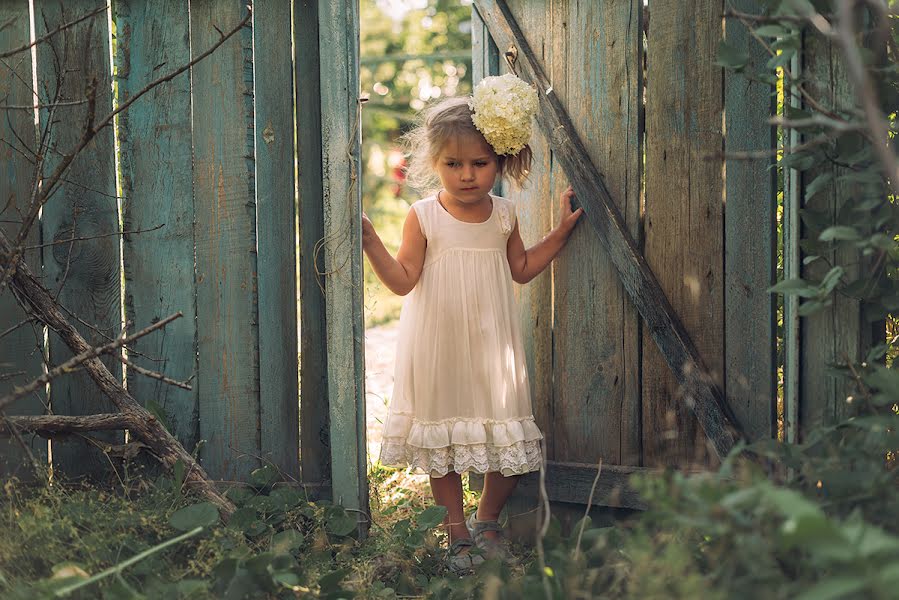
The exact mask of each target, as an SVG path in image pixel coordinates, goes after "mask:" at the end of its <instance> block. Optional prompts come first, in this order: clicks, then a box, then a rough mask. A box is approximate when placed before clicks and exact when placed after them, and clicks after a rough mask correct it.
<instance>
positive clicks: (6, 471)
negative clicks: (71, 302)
mask: <svg viewBox="0 0 899 600" xmlns="http://www.w3.org/2000/svg"><path fill="white" fill-rule="evenodd" d="M0 23H9V25H8V26H7V27H6V28H5V29H2V30H0V49H2V50H7V49H12V48H18V47H20V46H23V45H25V44H27V43H28V38H29V27H28V2H27V0H17V1H12V2H3V3H0ZM32 104H33V101H32V91H31V52H23V53H21V54H17V55H15V56H12V57H10V58H8V59H5V60H4V61H3V63H2V64H0V105H3V106H23V107H26V106H31V105H32ZM0 140H2V141H0V230H2V231H3V232H5V233H6V234H7V235H8V236H9V237H10V238H13V237H14V236H16V235H18V233H19V228H20V225H19V223H18V222H20V221H21V218H22V214H23V213H25V212H27V210H28V206H29V203H30V199H31V188H32V183H33V181H34V173H33V170H32V167H31V165H30V163H29V161H28V159H27V158H26V156H23V154H21V152H25V153H26V155H27V153H28V151H29V150H34V148H35V147H36V144H37V138H36V136H35V129H34V112H33V111H32V110H19V109H13V108H0ZM19 140H21V141H19ZM22 142H24V143H25V144H27V147H23V146H22ZM40 234H41V231H40V224H39V223H35V224H34V226H33V227H32V228H31V231H30V232H29V234H28V237H27V238H26V239H25V243H26V244H27V245H29V246H34V245H38V244H39V243H40V239H41V235H40ZM24 258H25V261H26V262H27V263H28V265H29V266H30V267H31V269H32V270H34V271H40V267H41V255H40V251H39V250H30V251H26V252H25V257H24ZM25 318H26V316H25V312H24V311H23V310H22V309H21V308H20V307H19V305H18V303H17V302H16V300H15V298H14V297H13V295H12V292H11V291H10V289H9V288H8V287H6V286H4V287H3V289H0V333H2V332H5V331H7V330H8V329H9V328H11V327H14V326H15V325H17V324H19V323H21V322H22V321H23V320H24V319H25ZM42 352H43V331H42V327H41V326H40V325H37V324H27V325H24V326H23V327H20V328H19V329H17V330H16V331H14V332H12V333H9V334H6V335H4V336H3V337H2V338H0V373H5V374H12V373H17V374H16V375H14V376H12V377H11V378H9V379H4V380H3V381H0V396H3V395H6V394H7V393H9V392H11V391H12V389H13V387H15V386H17V385H23V384H25V383H28V382H29V381H31V380H33V379H35V378H36V377H39V376H40V375H41V353H42ZM46 401H47V399H46V397H44V394H43V393H41V394H38V395H35V396H33V397H28V398H22V399H20V400H19V401H17V402H15V403H13V404H12V405H10V406H9V407H8V408H7V409H6V411H5V412H6V414H7V415H10V416H12V415H41V414H43V413H44V412H45V408H44V403H45V402H46ZM25 441H26V442H27V443H28V447H29V450H30V451H31V453H32V454H33V455H34V456H35V458H36V459H37V460H38V461H39V462H42V463H46V462H47V440H45V439H42V438H39V437H33V436H25ZM26 457H27V455H26V454H25V452H24V451H23V450H21V448H20V447H19V444H18V443H17V442H16V441H15V440H13V439H4V440H0V478H3V479H6V478H9V477H12V476H14V475H15V476H17V477H20V478H23V479H31V478H32V477H33V472H32V471H31V469H30V467H29V466H28V465H27V463H26V462H25V460H26Z"/></svg>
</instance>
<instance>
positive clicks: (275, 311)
mask: <svg viewBox="0 0 899 600" xmlns="http://www.w3.org/2000/svg"><path fill="white" fill-rule="evenodd" d="M290 19H291V16H290V3H289V2H259V3H256V5H255V10H254V14H253V30H254V32H255V39H254V41H253V43H254V48H255V69H256V72H257V73H259V75H260V76H259V77H257V78H256V94H255V98H256V105H255V115H256V127H255V130H256V202H257V206H256V214H257V231H258V233H257V235H258V238H259V242H258V245H259V258H258V269H259V274H258V277H259V404H260V421H261V427H262V431H261V443H262V455H263V457H265V459H267V460H271V461H272V462H273V463H274V464H275V465H276V466H277V467H278V468H279V469H281V470H282V471H284V472H285V473H287V474H289V475H290V476H292V477H298V476H299V470H300V463H299V461H300V447H299V443H300V440H299V432H300V423H299V419H300V416H299V410H300V398H299V382H298V380H297V379H298V367H297V356H298V351H299V347H298V345H297V284H296V271H297V265H296V243H297V242H296V235H297V231H296V193H295V189H294V145H293V136H294V123H293V57H292V51H291V44H290V40H291V20H290Z"/></svg>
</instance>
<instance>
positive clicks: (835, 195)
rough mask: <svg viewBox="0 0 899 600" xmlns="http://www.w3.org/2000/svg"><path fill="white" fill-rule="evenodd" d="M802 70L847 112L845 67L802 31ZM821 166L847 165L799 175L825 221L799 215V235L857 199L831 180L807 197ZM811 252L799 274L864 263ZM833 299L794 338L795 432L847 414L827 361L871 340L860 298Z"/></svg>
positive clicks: (809, 203)
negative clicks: (796, 341) (813, 258)
mask: <svg viewBox="0 0 899 600" xmlns="http://www.w3.org/2000/svg"><path fill="white" fill-rule="evenodd" d="M803 74H804V75H806V76H808V77H809V81H808V84H807V85H806V88H807V89H808V91H809V93H810V94H811V95H812V97H814V98H815V99H816V100H817V101H818V102H819V103H821V104H822V105H824V106H826V107H829V108H832V109H836V110H837V111H846V110H848V109H850V108H852V107H853V106H854V100H853V97H854V96H853V91H852V88H851V87H850V83H849V78H848V76H847V74H846V66H845V64H844V61H843V58H842V55H841V53H840V50H839V48H838V47H837V46H834V45H832V44H831V43H829V42H828V41H827V40H826V39H824V38H823V37H822V36H819V35H812V34H811V33H808V32H807V33H806V34H805V35H804V39H803ZM825 171H830V172H832V173H833V176H834V180H835V179H836V178H837V177H839V176H840V175H843V174H845V173H846V172H847V171H846V169H843V168H840V167H837V166H836V165H833V164H831V165H827V166H820V167H816V168H814V169H811V170H806V171H803V172H802V173H801V176H800V202H801V205H802V208H803V211H804V212H814V213H816V214H817V215H820V217H821V218H822V219H823V221H824V223H821V224H820V225H819V224H816V223H815V222H813V220H812V219H810V218H808V215H804V216H803V223H802V233H801V237H802V239H804V240H805V239H809V240H813V241H815V240H817V239H818V235H819V234H820V233H821V231H822V230H823V229H825V228H826V227H828V226H830V225H837V224H842V223H840V219H839V215H840V212H841V210H843V205H844V199H845V198H847V197H851V196H852V195H853V191H850V186H852V187H853V188H854V193H855V194H856V197H855V198H854V199H853V202H857V201H858V194H859V192H861V186H858V185H857V184H847V183H835V182H834V181H831V183H830V184H828V185H826V186H824V188H823V189H822V190H821V191H819V192H817V193H816V194H815V195H814V196H812V197H810V198H809V197H808V196H807V194H806V192H805V188H806V186H807V185H808V184H809V183H811V182H812V181H813V180H814V179H815V177H817V176H818V175H820V174H821V173H823V172H825ZM818 244H819V245H818V247H817V248H816V249H815V251H814V252H807V251H803V252H802V257H803V258H804V256H805V255H806V254H809V253H813V254H818V255H820V256H823V257H824V258H825V259H826V260H827V262H829V263H830V264H826V263H825V261H821V260H818V261H815V262H813V263H811V264H810V265H807V266H804V267H802V277H803V278H804V279H809V280H814V281H820V280H821V279H822V278H823V277H824V275H825V274H826V273H827V272H828V271H829V270H830V266H831V265H842V266H844V268H845V269H846V273H845V275H844V276H843V278H844V280H845V281H855V280H856V279H857V278H858V277H859V276H860V274H861V273H864V272H865V266H866V265H868V264H869V263H868V262H867V260H866V259H863V257H862V256H861V253H859V252H858V251H857V250H856V249H855V248H853V247H852V244H845V245H844V247H839V248H835V247H834V245H832V244H825V243H818ZM832 298H833V304H832V305H831V306H829V307H827V308H825V309H823V310H821V311H819V312H817V313H816V314H814V315H810V316H807V317H802V318H801V323H800V338H799V373H800V374H799V382H800V384H799V394H798V396H799V397H798V400H799V410H798V417H799V437H800V439H802V438H803V434H804V433H805V432H807V431H809V430H810V429H812V428H814V427H816V426H818V425H821V424H827V423H833V422H835V421H837V420H840V419H843V418H845V417H847V416H848V409H849V406H848V405H847V403H846V397H847V396H849V395H850V394H852V393H853V392H854V390H855V386H854V385H853V384H852V383H851V382H850V381H849V380H848V379H844V378H843V377H840V376H835V375H834V374H832V373H831V372H829V370H828V365H830V364H834V363H842V364H845V362H846V361H847V360H850V361H853V362H857V361H861V360H864V354H862V349H863V348H866V347H868V346H869V345H870V342H871V334H872V328H871V326H870V325H868V324H865V322H864V319H863V316H862V311H861V307H860V305H859V301H858V300H856V299H853V298H848V297H846V296H844V295H842V294H839V293H834V294H833V296H832Z"/></svg>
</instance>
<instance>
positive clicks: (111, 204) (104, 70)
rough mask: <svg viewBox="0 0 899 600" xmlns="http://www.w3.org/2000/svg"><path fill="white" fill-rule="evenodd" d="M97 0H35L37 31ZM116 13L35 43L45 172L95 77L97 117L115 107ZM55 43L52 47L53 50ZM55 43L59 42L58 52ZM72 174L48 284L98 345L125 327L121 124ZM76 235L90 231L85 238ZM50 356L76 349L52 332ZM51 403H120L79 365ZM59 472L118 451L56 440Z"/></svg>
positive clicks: (93, 470)
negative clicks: (112, 33)
mask: <svg viewBox="0 0 899 600" xmlns="http://www.w3.org/2000/svg"><path fill="white" fill-rule="evenodd" d="M96 7H97V3H96V2H95V1H93V0H66V1H65V2H63V1H61V0H39V1H37V2H35V3H34V8H35V24H36V33H37V35H38V36H42V35H45V34H46V33H47V32H48V31H50V30H53V29H55V28H56V27H58V26H59V25H61V24H63V23H66V22H69V21H71V20H73V19H74V18H75V17H76V16H78V15H83V14H85V13H87V12H90V11H92V10H93V9H95V8H96ZM107 20H108V16H107V15H106V14H105V13H100V14H98V15H97V16H95V17H93V18H91V19H88V20H86V21H83V22H81V23H79V24H77V25H75V26H73V27H70V28H68V29H66V30H65V33H61V34H59V35H55V36H53V38H52V41H51V42H49V43H48V44H40V45H39V46H38V47H37V73H38V92H39V100H40V102H41V104H42V105H45V106H50V105H52V104H53V103H54V101H55V100H58V101H59V102H62V103H67V104H64V105H59V106H58V107H57V108H56V109H55V110H52V111H50V110H49V109H48V108H42V110H41V111H40V127H41V129H42V130H44V129H45V128H48V127H49V128H50V134H49V138H48V139H49V145H50V151H49V152H48V154H47V161H46V164H45V168H44V173H45V174H49V173H50V172H52V170H53V168H55V166H56V165H57V164H58V163H59V157H60V156H61V154H64V153H68V152H71V151H72V149H73V148H74V147H75V146H76V144H77V143H78V140H79V139H80V138H81V135H82V131H83V130H84V127H85V124H86V122H87V119H88V112H87V111H88V105H87V104H86V103H84V102H79V101H83V100H85V99H86V98H87V97H88V94H89V89H90V87H91V86H92V85H93V84H94V83H95V84H96V88H95V91H96V119H100V118H102V117H103V116H105V115H107V114H109V112H110V111H111V110H112V76H111V65H110V62H111V61H110V58H111V57H110V37H109V29H108V26H107ZM51 48H52V49H53V50H51ZM54 50H55V52H54ZM64 179H65V180H64V181H63V182H62V183H61V185H60V186H59V187H58V189H57V190H56V191H55V192H54V193H53V195H52V196H51V197H50V199H49V201H48V202H47V203H46V204H45V205H44V209H43V215H42V220H43V234H44V243H52V245H49V246H46V247H45V249H44V257H43V265H44V284H45V285H46V286H47V287H48V289H50V291H51V293H52V294H53V295H54V296H55V297H56V298H57V299H58V300H59V302H60V303H61V304H62V306H63V307H65V309H66V310H67V312H69V313H70V314H71V315H77V317H78V318H77V319H74V318H73V319H72V321H73V325H75V327H76V328H77V329H78V331H79V332H80V333H81V334H82V335H83V336H84V337H85V339H86V340H87V341H88V342H89V343H90V344H93V345H100V344H102V343H104V342H107V341H109V340H111V339H113V338H115V337H116V336H117V335H119V333H120V332H121V329H122V314H121V294H120V285H121V273H120V270H119V264H120V250H119V247H120V239H119V236H118V235H116V233H117V232H119V216H118V206H117V198H116V177H115V157H114V143H113V129H112V127H107V128H105V129H103V130H102V131H100V132H99V133H98V134H97V136H96V137H95V138H94V139H93V140H92V141H91V143H90V144H89V145H88V146H86V147H85V149H84V151H83V152H82V153H81V154H80V155H79V156H78V157H77V158H76V159H75V160H74V161H73V162H72V164H71V166H70V167H69V169H68V170H67V171H66V174H65V177H64ZM73 238H88V239H84V240H79V239H73ZM49 341H50V362H51V364H53V365H56V364H59V363H60V362H62V361H65V360H67V359H68V358H69V357H70V356H71V352H70V351H69V349H68V347H66V346H65V344H64V343H63V342H62V341H61V340H60V338H59V337H58V336H56V334H54V333H52V332H51V333H50V337H49ZM103 362H104V363H105V364H106V366H107V367H108V368H109V370H110V371H111V372H112V373H113V375H115V376H116V377H121V373H122V365H121V363H120V362H119V361H118V360H116V359H115V358H112V357H105V358H104V359H103ZM50 403H51V407H52V409H53V412H54V413H56V414H60V415H80V414H92V413H102V412H110V411H111V410H112V404H111V403H110V402H109V401H108V400H106V399H105V398H104V397H103V395H102V394H101V393H100V392H99V390H98V389H97V387H96V385H94V383H93V382H92V381H91V380H90V378H89V377H88V376H87V375H86V374H84V373H82V372H79V373H73V374H71V375H67V376H64V377H60V378H57V379H55V380H54V381H53V382H52V385H51V387H50ZM94 437H95V438H96V439H100V440H103V441H105V442H108V443H121V442H122V441H123V440H124V434H123V432H108V433H102V434H100V433H98V434H96V436H94ZM52 452H53V467H54V473H58V474H60V475H63V476H67V477H78V476H97V477H106V476H109V469H110V461H109V459H108V457H106V456H104V455H103V454H102V453H101V452H100V450H98V449H97V448H96V447H95V446H94V445H92V444H90V443H88V442H85V441H83V440H67V441H64V442H60V443H53V449H52Z"/></svg>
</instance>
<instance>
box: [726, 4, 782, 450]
mask: <svg viewBox="0 0 899 600" xmlns="http://www.w3.org/2000/svg"><path fill="white" fill-rule="evenodd" d="M732 6H733V9H734V10H740V11H744V12H750V13H752V12H760V8H759V3H758V2H757V1H756V0H737V1H735V2H733V3H732ZM725 37H726V39H727V43H728V44H730V45H732V46H735V47H737V48H745V49H747V50H748V51H749V52H750V57H751V60H752V64H753V68H759V69H761V68H762V67H763V65H765V63H766V62H767V61H768V59H769V58H770V56H769V55H768V53H767V52H766V51H765V49H764V48H763V47H762V46H761V45H760V44H759V43H758V42H756V41H755V40H754V39H752V37H751V35H750V32H749V31H748V30H747V28H746V26H745V25H744V24H743V23H741V22H739V21H738V20H736V19H728V20H727V21H726V29H725ZM773 92H774V89H773V87H772V86H770V85H766V84H764V83H761V82H759V81H750V80H749V79H747V78H746V77H744V76H743V75H741V74H738V73H732V72H730V71H727V72H725V75H724V103H725V124H724V128H725V146H724V148H725V152H727V153H728V154H731V153H739V152H756V153H758V152H765V151H768V150H769V149H771V148H774V146H775V141H776V140H775V137H776V130H775V128H774V127H772V126H770V125H769V124H768V119H769V118H770V116H771V115H772V114H773V111H774V108H775V107H774V96H773V95H772V94H773ZM773 161H774V156H773V154H772V155H769V156H768V157H765V158H755V159H752V160H745V159H738V158H728V159H726V162H725V186H726V187H725V201H726V209H725V212H724V243H725V247H724V305H725V307H726V309H725V311H724V340H725V344H724V351H725V357H724V363H725V373H726V381H725V388H726V390H727V399H728V405H729V406H730V408H731V410H733V412H734V416H735V417H736V419H737V421H738V422H739V423H740V424H741V425H742V429H743V432H744V433H745V434H746V436H747V438H749V439H750V440H758V439H764V438H770V437H771V436H772V435H774V434H776V427H777V423H776V410H777V406H776V405H777V364H776V361H777V356H776V352H777V337H776V336H777V331H776V327H777V324H776V297H775V296H774V295H773V294H770V293H768V292H767V291H766V290H767V288H768V287H769V286H771V285H773V284H774V283H775V280H776V277H777V271H776V269H777V248H776V244H777V225H776V223H775V217H776V211H777V179H776V177H777V172H776V171H775V170H774V169H769V167H770V166H771V164H772V163H773Z"/></svg>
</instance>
